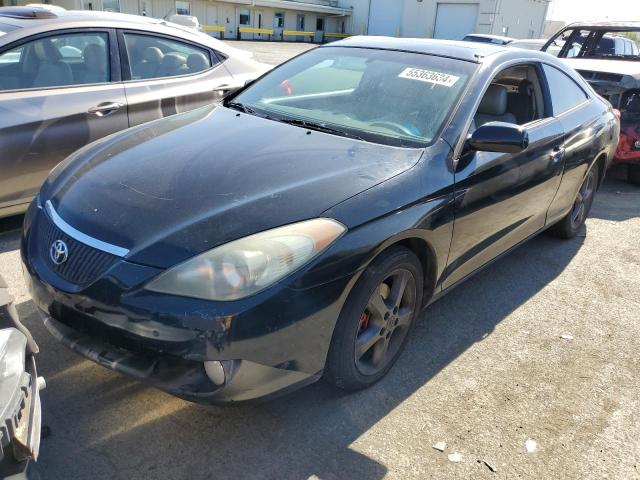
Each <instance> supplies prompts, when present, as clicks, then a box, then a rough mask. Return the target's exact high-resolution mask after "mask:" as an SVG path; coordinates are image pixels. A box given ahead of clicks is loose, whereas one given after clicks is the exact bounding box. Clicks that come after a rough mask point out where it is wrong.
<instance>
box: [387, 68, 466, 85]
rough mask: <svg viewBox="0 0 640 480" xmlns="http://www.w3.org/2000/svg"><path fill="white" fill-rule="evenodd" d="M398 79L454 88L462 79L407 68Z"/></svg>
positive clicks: (446, 74) (445, 74)
mask: <svg viewBox="0 0 640 480" xmlns="http://www.w3.org/2000/svg"><path fill="white" fill-rule="evenodd" d="M398 77H400V78H408V79H410V80H419V81H421V82H427V83H435V84H436V85H444V86H445V87H453V86H454V85H455V83H456V82H457V81H458V80H459V79H460V77H456V76H455V75H449V74H448V73H441V72H432V71H431V70H422V69H420V68H406V69H404V71H403V72H402V73H401V74H400V75H398Z"/></svg>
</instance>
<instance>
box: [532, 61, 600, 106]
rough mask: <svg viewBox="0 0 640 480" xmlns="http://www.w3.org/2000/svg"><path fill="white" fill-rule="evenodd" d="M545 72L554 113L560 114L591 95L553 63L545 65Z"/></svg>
mask: <svg viewBox="0 0 640 480" xmlns="http://www.w3.org/2000/svg"><path fill="white" fill-rule="evenodd" d="M543 69H544V74H545V77H546V78H547V85H548V86H549V94H550V95H551V105H552V107H553V115H554V116H558V115H560V114H562V113H564V112H566V111H568V110H571V109H572V108H574V107H577V106H578V105H580V104H581V103H584V102H585V101H586V100H587V99H588V98H589V97H588V96H587V94H586V93H585V91H584V90H583V89H582V87H580V86H579V85H578V84H577V83H576V82H575V81H574V80H573V79H572V78H571V77H569V76H568V75H567V74H565V73H564V72H562V71H560V70H559V69H557V68H555V67H552V66H551V65H546V64H545V65H543Z"/></svg>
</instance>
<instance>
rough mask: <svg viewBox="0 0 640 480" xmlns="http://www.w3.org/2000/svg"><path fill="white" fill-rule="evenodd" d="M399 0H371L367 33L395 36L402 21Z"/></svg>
mask: <svg viewBox="0 0 640 480" xmlns="http://www.w3.org/2000/svg"><path fill="white" fill-rule="evenodd" d="M402 4H403V2H401V1H400V0H392V1H391V0H372V1H371V10H369V35H386V36H389V37H395V36H396V35H397V34H398V29H399V27H400V22H401V21H402Z"/></svg>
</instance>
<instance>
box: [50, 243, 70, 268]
mask: <svg viewBox="0 0 640 480" xmlns="http://www.w3.org/2000/svg"><path fill="white" fill-rule="evenodd" d="M49 257H51V261H52V262H53V263H55V264H56V265H62V264H63V263H64V262H66V261H67V259H68V258H69V247H67V244H66V243H64V242H63V241H62V240H56V241H55V242H53V243H52V244H51V247H50V248H49Z"/></svg>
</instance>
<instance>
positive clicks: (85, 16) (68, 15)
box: [0, 7, 167, 27]
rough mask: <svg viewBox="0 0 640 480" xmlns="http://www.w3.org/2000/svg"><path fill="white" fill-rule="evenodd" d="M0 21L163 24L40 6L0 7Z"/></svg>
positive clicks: (24, 23) (20, 23) (94, 12)
mask: <svg viewBox="0 0 640 480" xmlns="http://www.w3.org/2000/svg"><path fill="white" fill-rule="evenodd" d="M0 18H2V22H4V23H11V24H14V25H18V26H21V27H26V26H29V25H33V24H34V23H35V22H38V23H40V22H48V23H60V22H67V21H91V20H107V21H110V22H125V23H138V24H163V23H167V22H165V21H164V20H158V19H156V18H151V17H143V16H140V15H129V14H126V13H113V12H102V11H99V10H51V9H48V8H40V7H0Z"/></svg>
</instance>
